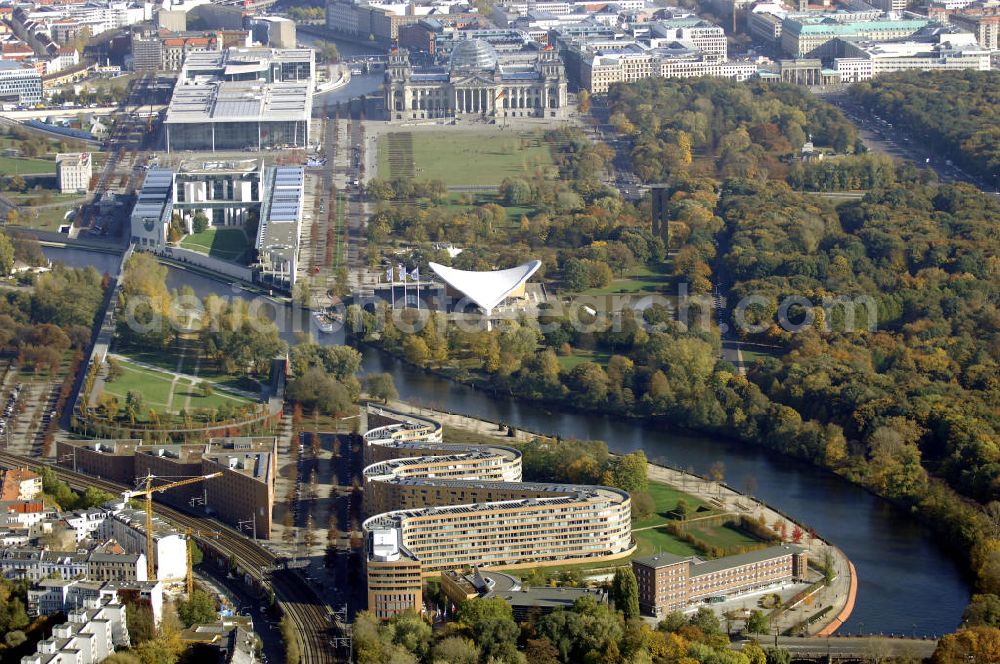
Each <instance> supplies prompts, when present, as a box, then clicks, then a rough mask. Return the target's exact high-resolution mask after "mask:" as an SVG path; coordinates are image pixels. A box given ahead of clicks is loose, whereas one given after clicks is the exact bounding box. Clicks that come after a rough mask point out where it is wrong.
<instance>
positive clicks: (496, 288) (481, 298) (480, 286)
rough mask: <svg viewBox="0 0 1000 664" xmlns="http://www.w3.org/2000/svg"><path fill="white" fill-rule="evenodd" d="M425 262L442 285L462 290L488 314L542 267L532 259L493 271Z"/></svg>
mask: <svg viewBox="0 0 1000 664" xmlns="http://www.w3.org/2000/svg"><path fill="white" fill-rule="evenodd" d="M429 265H430V268H431V269H432V270H434V274H436V275H437V276H439V277H441V278H442V279H443V280H444V282H445V283H446V284H448V285H449V286H451V287H452V288H454V289H455V290H458V291H461V292H462V293H464V294H465V295H466V296H467V297H468V298H469V299H470V300H472V301H473V302H475V303H476V304H478V305H479V306H481V307H482V308H483V309H485V310H486V311H487V313H488V312H490V311H492V310H493V309H494V307H496V306H497V305H498V304H500V303H501V302H503V301H504V299H505V298H506V297H507V296H508V295H510V294H511V293H512V292H513V291H515V290H517V288H518V287H520V286H521V284H523V283H524V282H526V281H527V280H528V279H529V278H530V277H531V275H533V274H534V273H535V272H536V271H537V270H538V268H540V267H541V266H542V261H538V260H535V261H531V262H528V263H525V264H524V265H518V266H517V267H512V268H510V269H507V270H497V271H495V272H470V271H467V270H456V269H455V268H453V267H447V266H444V265H440V264H438V263H429Z"/></svg>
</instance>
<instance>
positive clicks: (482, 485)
mask: <svg viewBox="0 0 1000 664" xmlns="http://www.w3.org/2000/svg"><path fill="white" fill-rule="evenodd" d="M372 415H373V416H372V417H370V418H369V425H371V424H375V425H376V426H375V427H374V428H371V429H369V430H368V432H367V433H366V434H365V437H364V438H365V443H364V447H365V460H366V462H371V463H369V464H368V465H367V467H366V468H365V471H364V480H365V497H366V512H367V513H369V514H371V513H372V512H373V511H375V510H382V509H388V510H389V511H386V512H383V513H380V514H377V515H376V516H372V517H370V518H369V519H367V520H366V521H365V522H364V524H363V527H364V530H365V534H366V543H367V547H368V549H367V550H368V556H367V569H368V608H369V610H371V611H372V612H373V613H375V615H377V616H379V617H380V618H387V617H390V616H391V615H393V614H395V613H398V612H400V611H404V610H406V609H408V608H416V607H419V606H421V603H422V601H421V600H422V582H423V581H422V580H423V577H426V576H435V575H438V574H440V573H442V572H446V571H449V570H454V569H459V568H462V567H482V566H489V567H525V566H544V565H556V564H566V563H572V562H584V561H595V560H612V559H616V558H620V557H623V556H627V555H628V554H630V553H631V552H632V551H633V550H634V544H633V542H632V531H631V499H630V497H629V495H628V493H626V492H624V491H621V490H619V489H612V488H609V487H599V486H580V485H564V484H544V483H536V482H520V481H518V480H519V479H520V475H521V470H520V467H521V456H520V453H519V452H518V451H517V450H514V449H513V448H506V447H503V446H488V447H482V446H476V445H454V444H449V445H445V444H443V443H441V442H439V441H440V426H439V425H437V424H436V423H433V422H430V421H428V420H422V419H420V418H412V417H408V416H401V415H397V414H393V413H389V412H388V411H378V412H373V413H372ZM393 418H394V419H395V422H394V423H392V424H385V421H386V420H387V419H389V420H392V419H393ZM418 432H419V433H418ZM369 504H370V505H371V506H372V507H371V509H369V507H368V505H369Z"/></svg>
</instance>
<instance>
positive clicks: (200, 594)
mask: <svg viewBox="0 0 1000 664" xmlns="http://www.w3.org/2000/svg"><path fill="white" fill-rule="evenodd" d="M177 616H178V617H179V618H180V619H181V622H182V623H184V626H185V627H190V626H191V625H196V624H200V623H210V622H214V621H215V620H216V619H217V618H218V617H219V611H218V607H217V606H216V603H215V598H213V597H212V596H211V595H210V594H208V593H207V592H205V591H204V590H202V589H201V588H195V589H194V591H192V593H191V596H190V597H189V598H187V599H186V600H182V601H180V602H178V603H177Z"/></svg>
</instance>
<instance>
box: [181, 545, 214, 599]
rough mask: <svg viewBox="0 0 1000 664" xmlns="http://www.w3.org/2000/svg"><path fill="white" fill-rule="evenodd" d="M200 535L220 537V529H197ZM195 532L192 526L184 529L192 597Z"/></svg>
mask: <svg viewBox="0 0 1000 664" xmlns="http://www.w3.org/2000/svg"><path fill="white" fill-rule="evenodd" d="M197 532H198V535H210V536H212V537H218V536H219V531H218V530H208V531H202V530H199V531H197ZM194 534H195V531H193V530H191V529H190V528H185V529H184V537H186V538H187V596H188V599H191V593H192V592H194V569H193V568H194V537H193V536H194Z"/></svg>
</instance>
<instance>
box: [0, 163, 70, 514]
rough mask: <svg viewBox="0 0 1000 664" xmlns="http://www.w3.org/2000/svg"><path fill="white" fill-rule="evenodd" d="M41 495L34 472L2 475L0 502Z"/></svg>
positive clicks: (22, 470) (17, 470)
mask: <svg viewBox="0 0 1000 664" xmlns="http://www.w3.org/2000/svg"><path fill="white" fill-rule="evenodd" d="M57 159H58V157H57ZM41 493H42V477H41V475H39V474H38V473H36V472H35V471H33V470H29V469H28V468H12V469H10V470H8V471H5V472H4V473H3V480H2V483H0V500H34V499H35V498H37V497H38V496H39V495H40V494H41Z"/></svg>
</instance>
